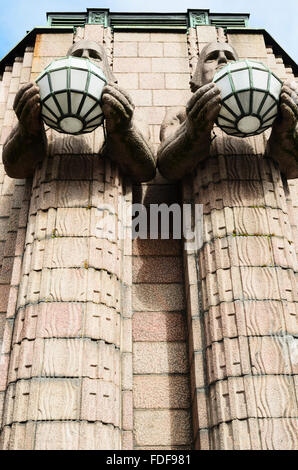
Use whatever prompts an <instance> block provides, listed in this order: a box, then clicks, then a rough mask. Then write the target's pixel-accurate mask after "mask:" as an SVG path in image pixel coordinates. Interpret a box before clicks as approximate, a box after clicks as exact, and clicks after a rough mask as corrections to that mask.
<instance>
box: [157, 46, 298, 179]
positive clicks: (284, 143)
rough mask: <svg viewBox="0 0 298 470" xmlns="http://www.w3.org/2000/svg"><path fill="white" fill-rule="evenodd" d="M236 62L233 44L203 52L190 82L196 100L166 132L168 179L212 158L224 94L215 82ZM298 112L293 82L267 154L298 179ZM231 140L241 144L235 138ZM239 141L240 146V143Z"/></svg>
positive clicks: (162, 157)
mask: <svg viewBox="0 0 298 470" xmlns="http://www.w3.org/2000/svg"><path fill="white" fill-rule="evenodd" d="M235 60H238V56H237V53H236V51H235V50H234V49H233V47H231V46H230V45H229V44H227V43H209V44H207V45H206V46H205V47H204V49H203V50H202V53H201V55H200V58H199V61H198V65H197V68H196V71H195V73H194V76H193V77H192V80H191V81H190V87H191V91H192V92H193V96H192V97H191V99H190V100H189V102H188V103H187V105H186V107H182V108H179V109H177V108H175V109H174V110H171V111H169V112H168V113H167V115H166V117H165V119H164V122H163V124H162V127H161V133H160V135H161V141H162V143H161V146H160V148H159V151H158V167H159V170H160V172H161V173H162V174H163V176H165V177H166V178H168V179H170V180H177V179H180V178H182V177H183V176H184V175H185V174H187V173H190V172H191V171H192V170H193V169H194V168H195V167H196V166H197V164H198V162H199V161H201V160H203V159H204V158H205V157H206V155H207V154H208V153H209V151H210V144H211V140H212V137H211V133H212V130H213V127H214V123H215V121H216V118H217V116H218V114H219V111H220V107H221V104H220V99H221V98H220V91H219V89H218V87H217V86H216V85H215V84H214V83H213V82H212V80H213V77H214V75H215V73H216V72H217V71H218V70H219V69H220V68H222V67H223V66H225V65H226V64H227V63H228V62H232V61H235ZM297 112H298V86H297V84H296V83H295V82H289V83H286V84H284V85H283V87H282V93H281V98H280V114H279V116H278V118H277V119H276V120H275V122H274V125H273V128H272V133H271V136H270V139H269V141H268V145H267V149H266V152H267V153H270V156H271V158H273V159H274V160H275V161H276V162H277V163H278V164H279V167H280V169H281V172H282V173H283V174H284V175H285V176H286V177H287V178H297V177H298V167H297V160H298V157H297V152H298V143H297V131H296V129H297ZM225 138H226V139H229V140H231V139H232V141H233V142H234V143H235V142H236V139H235V138H231V137H228V136H225ZM237 141H238V145H239V146H240V145H241V141H240V139H237Z"/></svg>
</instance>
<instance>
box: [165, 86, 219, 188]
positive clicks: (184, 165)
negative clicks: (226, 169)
mask: <svg viewBox="0 0 298 470" xmlns="http://www.w3.org/2000/svg"><path fill="white" fill-rule="evenodd" d="M219 110H220V92H219V89H218V88H217V87H216V85H215V84H214V83H209V84H207V85H204V86H203V87H201V88H200V89H199V90H197V91H196V92H195V93H194V95H193V96H192V97H191V99H190V100H189V102H188V104H187V106H186V108H184V109H183V110H182V109H181V110H178V111H175V110H173V111H170V112H168V113H167V115H166V117H165V120H164V122H163V124H162V127H161V145H160V147H159V149H158V152H157V161H158V163H157V165H158V168H159V171H160V173H161V174H162V175H163V176H164V177H165V178H167V179H169V180H178V179H181V178H183V176H184V175H186V174H187V173H190V172H191V171H192V170H193V169H194V168H195V167H196V166H197V164H198V162H199V161H200V160H202V159H203V158H204V157H205V156H206V155H208V153H209V149H210V143H211V130H212V128H213V125H214V122H215V120H216V118H217V115H218V113H219Z"/></svg>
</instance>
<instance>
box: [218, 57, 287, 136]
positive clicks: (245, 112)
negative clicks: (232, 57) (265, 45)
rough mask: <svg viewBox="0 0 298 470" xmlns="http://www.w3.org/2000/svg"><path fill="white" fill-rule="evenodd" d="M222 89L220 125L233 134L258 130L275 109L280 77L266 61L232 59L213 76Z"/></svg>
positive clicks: (269, 121)
mask: <svg viewBox="0 0 298 470" xmlns="http://www.w3.org/2000/svg"><path fill="white" fill-rule="evenodd" d="M213 81H214V83H216V85H217V86H218V88H219V89H220V91H221V99H222V107H221V110H220V113H219V116H218V119H217V123H218V125H219V127H220V128H221V129H222V130H223V131H225V132H226V133H227V134H230V135H233V136H236V137H249V136H252V135H256V134H261V133H262V132H264V131H265V130H266V129H268V128H269V127H270V126H272V124H273V122H274V120H275V118H276V116H277V112H278V102H279V96H280V92H281V87H282V81H281V80H280V79H279V78H278V77H277V76H276V75H274V73H272V72H271V71H270V70H269V68H268V67H266V65H264V64H262V63H259V62H255V61H252V60H241V61H237V62H232V63H230V64H228V65H226V66H225V67H223V68H222V69H220V70H219V71H218V72H217V73H216V74H215V76H214V79H213Z"/></svg>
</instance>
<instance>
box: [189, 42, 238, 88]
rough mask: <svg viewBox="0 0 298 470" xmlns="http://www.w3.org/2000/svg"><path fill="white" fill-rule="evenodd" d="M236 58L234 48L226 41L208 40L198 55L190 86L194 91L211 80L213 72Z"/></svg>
mask: <svg viewBox="0 0 298 470" xmlns="http://www.w3.org/2000/svg"><path fill="white" fill-rule="evenodd" d="M235 60H238V54H237V52H236V51H235V49H234V48H233V47H232V46H230V44H228V43H226V42H210V43H209V44H207V45H206V46H205V47H204V48H203V50H202V52H201V54H200V57H199V61H198V64H197V67H196V70H195V73H194V75H193V77H192V79H191V81H190V82H189V83H190V88H191V91H192V92H195V91H196V90H198V88H200V87H201V86H202V85H206V84H207V83H210V82H212V80H213V77H214V75H215V73H216V72H217V71H218V70H219V69H220V68H222V67H224V66H225V65H226V64H227V63H228V62H233V61H235Z"/></svg>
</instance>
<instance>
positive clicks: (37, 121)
mask: <svg viewBox="0 0 298 470" xmlns="http://www.w3.org/2000/svg"><path fill="white" fill-rule="evenodd" d="M13 109H14V111H15V113H16V115H17V118H18V120H19V122H20V125H21V129H22V132H23V133H24V134H26V135H29V136H36V135H38V134H39V133H40V132H41V130H42V126H43V124H42V120H41V114H40V109H41V104H40V95H39V88H38V86H37V85H36V84H35V83H31V82H30V83H27V84H26V85H23V86H22V87H21V88H20V89H19V91H18V92H17V94H16V96H15V99H14V103H13Z"/></svg>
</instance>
